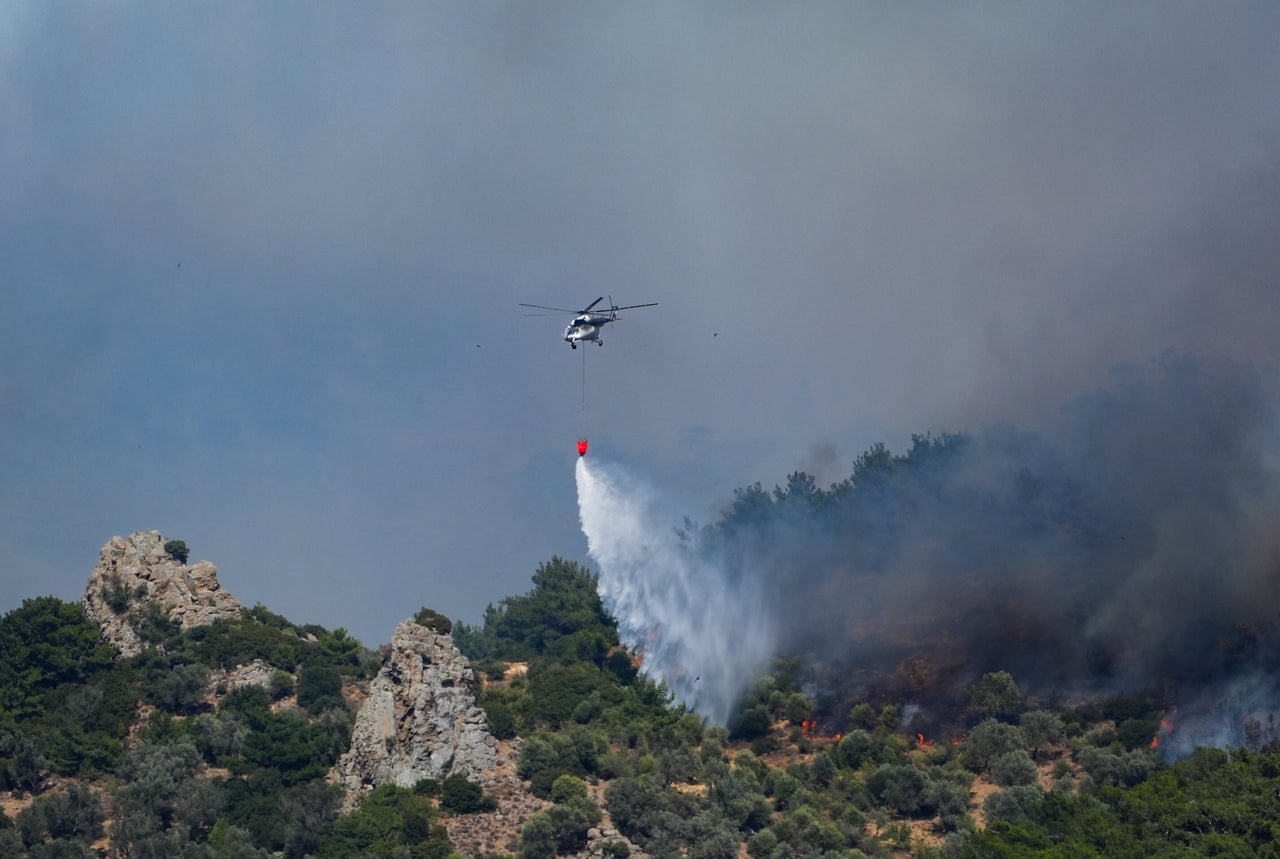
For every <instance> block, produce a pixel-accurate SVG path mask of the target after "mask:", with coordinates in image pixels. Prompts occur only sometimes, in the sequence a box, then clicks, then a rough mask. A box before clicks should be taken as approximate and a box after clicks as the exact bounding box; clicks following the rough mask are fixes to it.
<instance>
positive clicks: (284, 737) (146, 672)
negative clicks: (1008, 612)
mask: <svg viewBox="0 0 1280 859" xmlns="http://www.w3.org/2000/svg"><path fill="white" fill-rule="evenodd" d="M969 443H970V442H969V441H967V440H966V439H964V438H962V437H952V436H945V437H942V438H938V439H935V438H930V437H921V438H917V439H916V440H915V441H914V443H913V447H912V449H911V451H910V452H909V453H908V454H907V455H905V456H901V457H898V456H893V455H891V454H889V453H888V452H887V451H886V450H885V449H884V448H883V447H880V446H877V447H876V448H873V449H872V450H871V451H869V452H868V453H866V454H864V455H863V456H862V457H861V458H859V460H858V461H857V463H856V464H855V469H854V475H853V476H852V477H851V478H850V479H849V480H847V481H844V482H843V483H840V484H837V485H835V486H833V487H831V488H830V489H828V490H820V489H818V488H817V487H816V485H815V483H814V481H813V479H812V478H810V477H808V476H807V475H804V474H799V473H798V474H794V475H792V476H791V477H790V478H789V479H788V484H787V486H786V487H785V488H779V489H776V490H774V491H773V492H772V493H770V492H766V491H765V490H763V489H762V488H761V487H759V486H758V485H757V486H753V487H748V488H747V489H745V490H740V491H739V492H738V494H737V499H736V503H735V504H734V505H733V507H732V508H731V509H730V510H729V511H728V512H727V513H726V515H725V517H724V519H723V521H721V522H720V523H717V525H716V526H714V528H713V529H712V530H713V531H718V532H719V533H720V534H722V535H724V536H725V537H726V540H728V538H732V537H734V535H746V538H745V539H744V540H742V541H740V542H738V543H735V544H733V545H737V546H738V547H739V548H741V549H742V550H744V551H749V550H750V548H751V543H750V536H751V535H752V534H758V533H763V532H765V531H768V530H769V529H778V528H779V527H781V526H782V525H787V526H788V527H789V526H790V525H791V524H794V522H793V520H794V521H800V520H801V519H803V517H812V516H813V514H814V511H828V512H826V513H822V514H821V515H824V516H836V515H837V514H838V515H839V516H844V517H850V516H852V517H853V518H852V519H850V520H849V521H856V522H861V523H863V524H865V523H866V522H869V521H871V520H872V519H875V520H876V525H875V527H876V528H884V529H889V530H890V531H892V530H893V528H894V527H895V523H897V522H899V521H900V520H902V519H904V518H906V517H909V516H910V515H911V514H910V511H909V510H908V509H907V508H908V507H910V504H907V503H906V502H911V503H915V500H914V499H918V498H923V497H926V496H934V495H937V494H938V493H939V491H940V490H939V487H940V485H941V484H940V483H939V482H938V481H939V480H940V479H941V478H940V475H942V474H943V473H944V471H945V468H946V462H947V461H948V458H952V457H955V456H957V455H958V454H959V452H962V451H964V450H965V447H966V445H968V444H969ZM1039 486H1040V488H1039V489H1037V490H1036V491H1035V492H1031V490H1028V491H1029V492H1030V494H1029V495H1027V496H1026V497H1014V498H1011V499H1009V500H1008V503H1007V506H1008V508H1009V509H1015V508H1016V509H1018V510H1021V511H1023V512H1022V514H1021V515H1022V518H1021V519H1019V520H1018V523H1017V526H1018V528H1020V529H1026V530H1027V531H1029V532H1036V533H1040V532H1054V533H1061V532H1071V533H1076V532H1079V531H1081V530H1082V529H1085V525H1082V524H1081V523H1080V522H1079V521H1078V520H1076V519H1074V518H1073V516H1074V513H1073V512H1072V507H1071V505H1070V504H1069V503H1068V502H1067V501H1066V500H1064V498H1065V493H1066V491H1067V490H1066V488H1064V487H1067V488H1069V482H1063V483H1061V484H1059V485H1058V490H1060V491H1055V492H1047V491H1044V489H1043V485H1042V484H1040V485H1039ZM891 487H896V488H891ZM903 487H906V488H905V489H904V488H903ZM1035 488H1036V487H1032V489H1035ZM904 505H905V506H904ZM988 507H990V505H988ZM855 514H856V515H855ZM805 521H810V520H805ZM729 544H730V543H729V542H726V545H729ZM868 545H870V546H871V549H867V550H866V551H868V552H870V554H867V555H866V557H863V558H861V559H860V561H861V562H864V563H865V564H866V565H867V566H868V567H870V568H875V567H876V565H877V564H887V563H889V560H890V556H889V554H888V551H887V549H885V547H886V546H889V545H890V543H888V542H886V543H882V544H880V549H882V550H884V551H882V552H881V554H880V555H877V554H875V552H874V551H873V550H874V549H876V545H875V544H874V543H869V544H868ZM166 550H167V551H169V552H170V553H171V554H173V555H174V556H175V557H176V556H177V555H183V556H185V553H186V546H185V544H181V543H179V542H178V541H174V542H173V544H172V545H168V546H166ZM532 583H533V587H532V589H531V590H530V591H529V592H528V593H525V594H521V595H517V596H511V597H508V598H506V599H504V600H502V601H501V602H499V603H498V604H497V605H494V606H490V607H489V609H488V610H487V611H486V612H485V615H484V619H483V622H482V623H481V624H480V625H478V626H470V625H468V624H465V623H461V622H452V621H450V620H449V619H448V618H447V617H444V616H443V615H441V614H439V613H438V612H435V611H433V610H431V609H428V608H423V609H422V610H420V611H419V612H418V613H417V614H416V615H415V616H414V619H415V620H416V621H417V622H418V623H420V624H422V625H424V626H427V627H429V628H431V629H434V630H436V631H437V632H440V633H442V634H448V633H451V634H452V636H453V638H454V641H455V642H456V643H457V645H458V646H459V648H460V649H461V650H462V651H463V652H464V653H465V654H466V655H467V656H468V657H469V658H470V659H471V661H472V664H473V667H474V668H475V670H476V672H477V675H478V677H480V678H482V679H483V681H484V682H483V683H478V684H477V685H476V694H477V697H478V701H479V703H480V704H481V705H482V706H483V707H484V708H485V710H486V712H487V714H488V721H489V727H490V730H491V731H492V732H493V733H494V735H495V736H497V737H499V738H501V739H510V738H516V737H518V738H519V740H520V746H519V748H520V752H519V757H518V762H517V765H518V773H519V776H520V777H521V778H522V779H524V780H525V781H526V783H527V785H528V788H529V790H530V791H531V792H532V793H533V794H534V795H535V796H537V797H539V798H541V799H543V800H545V801H546V803H547V805H546V809H545V810H544V811H542V812H539V813H537V814H534V815H533V816H532V817H530V818H529V819H528V820H525V821H522V822H521V825H520V832H519V838H518V842H517V843H515V844H514V845H513V847H512V849H513V851H514V852H516V853H518V854H519V855H520V856H521V857H522V859H550V857H553V856H556V855H566V854H571V853H574V852H576V851H578V850H581V849H582V848H583V847H584V845H585V844H586V843H587V837H588V832H589V831H590V830H591V829H592V828H593V827H598V826H602V825H603V824H605V823H606V822H607V823H608V824H610V825H612V827H614V828H616V830H617V831H618V833H620V835H621V836H623V837H625V838H626V839H628V840H630V841H631V842H632V843H634V844H636V845H638V846H640V847H641V848H642V849H643V850H644V851H645V853H647V854H649V855H652V856H656V857H671V859H675V857H683V859H738V857H739V855H740V851H742V850H745V851H747V853H748V854H749V855H750V856H751V857H752V859H809V857H813V859H837V857H839V858H840V859H852V857H857V856H877V857H882V856H890V855H896V856H906V855H914V856H937V857H965V859H968V857H974V859H977V857H1026V856H1054V857H1068V856H1070V857H1081V856H1133V857H1138V856H1147V855H1174V854H1178V855H1205V856H1209V855H1213V856H1276V855H1280V748H1278V747H1276V746H1275V745H1272V746H1267V747H1264V748H1261V749H1253V750H1250V749H1200V750H1197V751H1196V752H1195V753H1194V754H1192V755H1191V756H1189V757H1187V758H1185V759H1184V760H1180V761H1177V762H1176V763H1173V764H1166V763H1164V762H1163V761H1162V760H1161V758H1160V756H1159V754H1158V750H1157V749H1156V748H1154V746H1155V741H1156V740H1157V738H1158V737H1159V736H1161V735H1162V733H1163V732H1164V731H1166V730H1167V728H1163V727H1162V726H1161V718H1162V716H1164V715H1165V712H1164V711H1165V704H1164V702H1162V701H1161V700H1158V699H1152V698H1143V697H1122V698H1112V699H1106V700H1097V701H1092V702H1090V703H1089V704H1087V705H1083V706H1077V707H1073V708H1069V709H1053V708H1051V707H1050V706H1049V705H1048V703H1047V702H1046V701H1045V700H1043V699H1035V698H1033V697H1028V696H1025V695H1024V693H1023V690H1022V688H1020V686H1019V679H1018V677H1017V676H1016V673H1010V672H1008V671H1003V670H991V671H989V672H988V673H986V674H985V675H983V676H982V677H981V678H980V679H978V680H977V681H976V682H974V683H972V684H971V685H968V686H967V687H965V688H964V689H962V690H960V692H959V693H958V694H957V695H956V696H953V697H952V698H951V699H949V700H948V701H947V702H946V706H947V707H948V708H949V712H950V715H949V716H948V718H946V719H938V720H936V721H935V724H936V725H939V726H940V725H944V724H945V725H947V726H948V727H947V732H946V733H945V734H943V733H940V735H939V736H926V735H925V733H917V732H916V729H915V728H912V729H907V728H906V727H905V726H906V725H907V724H908V721H909V720H908V719H907V718H906V717H907V713H908V711H909V709H910V707H911V704H912V702H911V701H909V700H906V696H905V694H904V695H903V696H901V697H899V698H895V697H893V696H892V695H891V694H887V693H885V692H884V690H883V689H881V690H880V691H879V692H878V693H877V694H876V696H875V697H874V698H873V697H872V696H870V695H868V696H867V697H866V700H858V699H855V700H847V698H842V697H840V696H825V697H823V698H822V699H821V700H818V699H815V698H814V697H811V696H810V695H809V694H806V692H805V690H806V689H809V688H811V687H809V686H807V685H806V683H805V678H806V676H807V675H806V674H805V671H806V670H807V669H805V667H804V665H803V663H802V662H801V661H800V660H799V659H791V660H781V661H778V662H776V663H775V664H774V665H773V666H772V667H771V670H770V671H769V672H768V674H767V676H764V677H761V678H759V679H757V680H756V682H755V683H754V684H753V685H751V687H750V688H749V689H748V691H747V692H746V693H745V694H744V695H743V697H742V699H741V701H740V702H739V704H738V707H737V708H736V712H735V715H734V717H733V719H732V720H731V722H730V724H729V725H728V726H725V727H719V726H708V725H705V724H704V723H703V722H702V721H701V720H700V719H699V718H698V717H696V716H695V715H693V714H691V713H688V712H685V711H684V710H683V709H682V708H680V707H678V706H674V705H673V703H672V698H671V696H670V695H669V694H668V692H667V690H666V689H665V688H664V687H662V686H661V685H659V684H656V683H655V682H653V680H651V679H650V678H649V677H648V676H646V675H645V674H644V673H642V672H641V671H640V670H639V668H638V661H637V660H636V659H634V657H633V655H632V654H630V653H629V652H628V651H627V650H626V649H625V648H623V647H622V646H621V645H620V642H619V637H618V631H617V628H616V625H615V623H614V621H613V619H612V618H611V617H610V616H609V615H608V613H607V612H606V611H605V609H604V607H603V605H602V604H601V601H600V598H599V595H598V593H597V587H596V586H597V582H596V579H595V576H594V575H593V574H592V573H591V571H590V570H588V569H587V568H585V567H583V566H582V565H580V564H577V563H574V562H571V561H567V560H565V559H562V558H552V559H551V560H550V561H548V562H546V563H544V564H542V565H541V566H540V567H539V568H538V570H537V571H536V572H535V573H534V575H533V580H532ZM135 610H136V611H138V612H139V614H137V615H135V616H136V617H137V618H138V619H139V623H140V626H141V628H140V632H141V634H142V636H143V639H144V640H145V641H146V643H147V645H148V646H147V648H146V649H145V651H144V652H143V653H142V654H140V655H138V656H135V657H132V658H128V659H117V658H115V656H114V654H113V652H112V651H111V650H110V648H108V647H106V646H104V645H103V644H102V643H101V641H100V638H99V634H98V630H97V628H96V627H95V626H94V625H93V623H92V622H90V621H89V620H88V619H87V618H86V617H85V615H84V613H83V612H82V610H81V608H80V606H79V605H78V604H74V603H67V602H63V601H61V600H58V599H55V598H53V597H43V598H39V599H33V600H27V601H26V602H24V603H23V604H22V606H21V607H19V608H16V609H14V610H12V611H10V612H9V613H8V614H6V615H4V616H3V617H2V618H0V791H5V792H9V793H10V794H12V795H14V796H19V797H25V798H28V799H31V802H30V803H29V804H28V805H27V806H26V807H25V808H23V810H22V811H20V812H18V813H16V814H14V815H12V816H8V815H5V814H3V813H0V856H10V855H13V856H24V855H25V856H33V857H51V856H58V857H63V856H66V857H77V856H93V855H100V854H101V853H102V852H106V853H108V854H109V855H112V856H130V857H175V856H180V857H254V856H266V855H271V854H276V855H284V856H288V857H304V856H315V857H358V856H376V857H402V856H403V857H430V859H444V857H448V856H450V855H451V853H452V852H453V850H454V847H453V845H452V844H451V843H450V840H449V837H448V833H447V830H446V828H445V826H444V824H445V823H446V822H448V821H449V820H451V819H452V818H453V817H456V816H459V815H472V814H477V813H483V812H485V811H489V810H492V809H493V808H494V798H493V797H491V796H488V795H486V794H485V792H484V790H482V789H481V788H480V787H479V786H478V785H475V784H473V783H471V782H468V781H467V780H466V779H463V778H460V777H450V778H447V779H444V780H443V781H441V782H439V783H436V782H434V781H423V782H421V783H419V784H418V785H416V786H414V787H413V788H402V787H396V786H394V785H383V786H381V787H378V788H377V789H376V790H374V791H372V792H371V793H369V794H368V795H367V796H366V797H365V798H364V800H363V802H362V803H361V804H360V805H359V806H358V807H357V808H356V809H354V810H351V811H348V813H345V814H343V813H341V812H342V799H343V797H342V795H341V792H340V791H339V790H338V789H336V788H334V787H332V786H330V785H328V784H327V783H326V781H325V774H326V773H327V772H328V771H329V769H330V768H331V767H332V765H333V763H334V762H335V761H336V760H337V758H338V756H339V755H341V754H342V752H343V751H344V750H345V749H346V748H347V746H348V744H349V742H350V731H351V723H352V717H353V713H352V708H351V705H350V704H349V703H348V695H347V694H344V693H350V692H351V691H352V689H353V687H355V686H356V685H358V684H360V683H362V682H365V681H367V680H368V679H369V678H370V677H371V676H372V675H373V673H374V672H375V671H376V670H377V667H378V665H379V660H378V657H377V655H376V654H374V653H371V652H370V651H368V650H367V649H365V648H364V647H363V646H362V645H361V644H360V642H358V641H356V640H355V639H354V638H352V637H351V636H350V635H348V634H347V633H346V632H345V631H344V630H342V629H337V630H333V631H330V630H326V629H324V628H322V627H319V626H314V625H296V624H293V623H291V622H290V621H288V620H286V619H285V618H283V617H281V616H279V615H276V614H273V613H272V612H270V611H268V610H267V609H265V608H263V607H261V606H258V607H255V608H253V609H246V610H244V611H243V612H242V616H241V617H240V618H239V619H236V620H232V621H225V620H224V621H218V622H216V623H213V624H211V625H209V626H206V627H200V628H196V629H192V630H187V631H181V630H179V629H178V628H177V627H176V626H175V625H174V624H172V623H170V622H169V621H168V620H167V619H166V618H164V617H163V616H162V615H161V614H160V613H159V612H158V611H157V610H156V609H155V608H154V606H148V604H147V603H145V602H143V603H142V604H141V607H139V608H136V609H135ZM255 660H261V662H263V663H265V664H266V665H267V666H269V669H268V670H269V671H271V672H273V673H272V674H271V679H270V682H269V683H268V684H267V685H266V686H262V685H237V684H235V683H234V682H233V681H232V679H231V675H230V674H229V673H228V672H229V671H230V670H231V669H233V668H235V667H236V666H240V665H248V664H250V663H252V662H254V661H255ZM938 730H939V732H941V730H942V729H941V728H939V729H938ZM91 844H96V845H97V847H95V848H91V847H90V846H89V845H91ZM604 852H605V855H606V856H610V857H618V859H622V857H624V856H626V855H627V847H626V845H625V844H624V843H623V842H622V840H621V838H619V839H617V840H616V841H614V842H613V843H608V844H606V845H604Z"/></svg>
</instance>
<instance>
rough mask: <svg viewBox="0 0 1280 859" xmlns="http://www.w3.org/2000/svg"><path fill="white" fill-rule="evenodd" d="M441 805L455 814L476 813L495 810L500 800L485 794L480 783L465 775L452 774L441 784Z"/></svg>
mask: <svg viewBox="0 0 1280 859" xmlns="http://www.w3.org/2000/svg"><path fill="white" fill-rule="evenodd" d="M440 807H441V808H442V809H444V810H445V811H452V812H454V813H455V814H475V813H477V812H482V811H493V810H494V809H495V808H497V807H498V802H497V800H495V799H494V798H493V797H491V796H485V794H484V791H483V790H481V789H480V785H478V784H475V783H474V782H470V781H467V779H466V777H465V776H460V775H451V776H449V777H448V778H447V779H445V780H444V783H443V784H442V785H441V786H440Z"/></svg>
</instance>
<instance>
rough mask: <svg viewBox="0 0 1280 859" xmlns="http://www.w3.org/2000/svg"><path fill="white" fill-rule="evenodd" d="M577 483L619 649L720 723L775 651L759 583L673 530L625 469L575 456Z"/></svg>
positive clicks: (655, 499) (649, 492)
mask: <svg viewBox="0 0 1280 859" xmlns="http://www.w3.org/2000/svg"><path fill="white" fill-rule="evenodd" d="M577 480H578V507H579V511H580V516H581V520H582V531H583V533H584V534H585V535H586V537H587V550H588V552H589V553H590V555H591V557H592V559H593V560H594V561H595V562H596V564H597V565H598V566H599V568H600V596H601V599H602V600H603V602H604V605H605V607H606V608H607V609H608V610H609V611H610V612H611V613H612V614H613V616H614V617H615V618H616V620H617V622H618V633H619V635H620V637H621V638H622V641H623V643H624V644H625V645H626V646H627V647H628V648H629V649H631V650H632V651H634V652H637V653H639V654H641V655H642V658H643V662H642V665H641V670H642V671H643V672H644V673H645V674H647V675H648V676H649V677H652V678H653V679H655V680H659V681H662V682H665V683H666V684H667V686H668V688H670V690H671V691H672V693H673V694H674V696H675V698H676V700H677V701H678V702H679V703H682V704H685V705H687V706H688V707H690V708H691V709H692V710H694V711H695V712H697V713H698V714H700V715H702V716H704V717H705V718H707V719H710V720H711V721H713V722H717V723H720V724H724V723H725V722H726V721H727V720H728V718H729V714H730V712H731V710H732V708H733V705H734V704H735V702H736V701H737V700H738V698H739V696H740V695H741V694H742V692H743V691H744V689H745V686H746V684H747V683H749V682H750V681H751V680H752V679H753V678H754V677H755V675H756V674H757V672H758V671H759V670H760V669H761V667H762V666H763V665H764V663H765V661H766V660H767V659H768V658H769V657H770V656H771V655H772V653H773V651H774V647H775V638H774V629H773V619H772V618H771V617H770V615H769V613H768V612H767V611H766V609H765V604H764V600H763V593H762V591H761V588H760V581H759V579H758V578H757V577H756V576H754V575H751V574H750V573H749V571H748V570H746V569H745V568H743V567H733V566H729V565H727V564H725V563H724V562H723V560H718V559H716V558H715V557H714V556H713V555H709V554H707V553H706V552H704V551H702V550H701V549H700V547H699V546H698V545H697V544H696V542H695V540H694V539H693V538H692V536H691V535H688V534H681V533H680V532H677V531H675V530H674V529H673V528H672V525H671V523H670V522H669V521H668V520H667V518H666V516H667V511H666V509H665V508H664V506H663V504H662V503H661V499H660V498H659V496H658V495H657V493H656V492H655V491H654V490H653V489H652V487H650V486H648V485H647V484H645V483H644V482H643V481H642V480H641V479H640V478H639V477H638V476H637V475H635V474H632V473H630V472H629V471H627V470H626V469H625V468H623V467H622V466H619V465H616V464H602V463H600V462H598V461H594V462H593V463H592V464H591V465H590V466H588V465H587V461H586V459H585V458H579V459H578V467H577Z"/></svg>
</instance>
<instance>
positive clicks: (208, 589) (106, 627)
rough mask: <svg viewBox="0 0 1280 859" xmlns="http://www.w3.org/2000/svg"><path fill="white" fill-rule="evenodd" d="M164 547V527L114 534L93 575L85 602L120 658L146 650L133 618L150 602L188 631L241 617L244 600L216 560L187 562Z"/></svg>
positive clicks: (105, 547) (87, 611)
mask: <svg viewBox="0 0 1280 859" xmlns="http://www.w3.org/2000/svg"><path fill="white" fill-rule="evenodd" d="M164 546H165V538H164V536H163V535H162V534H161V533H160V532H159V531H135V532H134V533H132V534H130V535H129V537H128V539H125V538H123V537H112V538H111V539H110V540H108V541H107V544H106V545H105V546H103V547H102V551H101V552H100V553H99V554H98V565H97V566H96V567H94V568H93V572H91V573H90V574H89V583H88V584H87V585H86V586H85V589H84V598H83V599H82V600H81V603H82V604H83V605H84V610H85V613H86V614H87V615H88V616H89V617H90V618H92V619H93V621H94V622H95V623H97V624H98V627H99V629H101V630H102V637H103V638H105V639H106V640H107V641H109V642H111V643H112V644H113V645H115V647H116V649H117V650H118V651H119V652H120V655H121V656H133V655H135V654H137V653H140V652H141V651H142V640H141V638H140V637H139V636H138V632H137V630H136V629H135V628H134V626H133V623H132V622H131V618H132V617H134V615H135V613H136V612H137V610H138V609H139V608H140V607H141V606H143V605H146V604H148V603H154V604H155V605H158V606H159V608H160V610H161V611H162V612H163V613H164V614H165V615H166V616H168V617H169V618H171V619H172V620H176V621H177V622H178V623H179V624H181V626H182V628H183V629H189V628H190V627H193V626H204V625H206V624H210V623H213V622H214V621H215V620H218V619H220V618H228V619H233V618H238V617H240V602H239V601H238V600H237V599H236V598H235V597H234V596H232V595H231V594H230V593H228V592H227V591H224V590H222V586H221V585H219V584H218V570H217V568H216V567H215V566H214V565H213V564H211V563H209V562H208V561H198V562H196V563H194V564H191V565H190V566H187V565H185V564H183V563H181V562H179V561H178V560H176V559H174V558H172V557H170V555H169V554H168V553H167V552H166V551H165V548H164Z"/></svg>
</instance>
